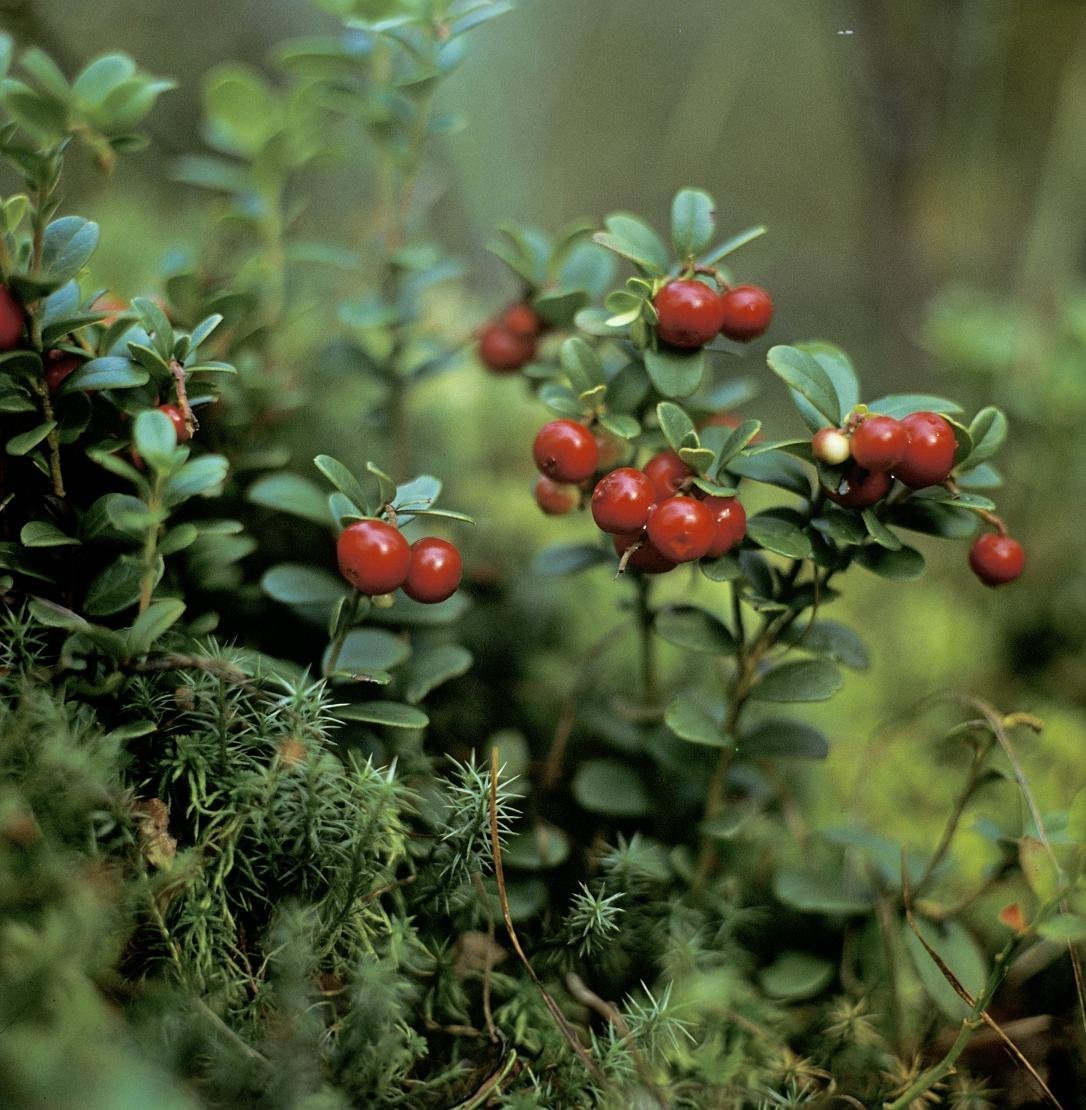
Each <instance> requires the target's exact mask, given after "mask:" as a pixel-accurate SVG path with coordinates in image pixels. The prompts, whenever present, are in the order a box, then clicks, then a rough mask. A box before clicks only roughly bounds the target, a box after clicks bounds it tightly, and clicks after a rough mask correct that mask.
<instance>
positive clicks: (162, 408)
mask: <svg viewBox="0 0 1086 1110" xmlns="http://www.w3.org/2000/svg"><path fill="white" fill-rule="evenodd" d="M158 411H159V412H161V413H165V415H166V416H168V417H169V418H170V423H171V424H172V425H173V430H174V431H175V432H176V433H177V442H178V443H185V442H187V441H188V440H190V439H192V432H190V431H189V427H188V425H187V424H186V423H185V414H184V413H183V412H182V411H181V409H180V408H179V407H178V406H177V405H159V406H158Z"/></svg>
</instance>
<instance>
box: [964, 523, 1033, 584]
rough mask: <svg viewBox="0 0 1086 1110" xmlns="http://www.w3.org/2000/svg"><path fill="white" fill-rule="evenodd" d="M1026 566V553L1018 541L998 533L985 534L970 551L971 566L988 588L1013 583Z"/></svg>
mask: <svg viewBox="0 0 1086 1110" xmlns="http://www.w3.org/2000/svg"><path fill="white" fill-rule="evenodd" d="M1025 565H1026V553H1025V551H1023V550H1022V545H1021V544H1020V543H1019V542H1018V541H1017V540H1012V539H1011V537H1010V536H1001V535H999V534H998V533H996V532H985V533H984V535H983V536H978V537H977V538H976V539H975V540H974V541H973V546H972V547H971V548H970V549H969V566H970V569H971V570H972V571H973V573H974V574H975V575H976V576H977V577H978V578H979V579H980V580H981V581H982V582H983V583H984V584H985V585H986V586H1004V585H1006V584H1007V583H1008V582H1013V581H1014V580H1015V579H1016V578H1017V577H1018V576H1019V575H1020V574H1021V573H1022V571H1023V569H1024V568H1025Z"/></svg>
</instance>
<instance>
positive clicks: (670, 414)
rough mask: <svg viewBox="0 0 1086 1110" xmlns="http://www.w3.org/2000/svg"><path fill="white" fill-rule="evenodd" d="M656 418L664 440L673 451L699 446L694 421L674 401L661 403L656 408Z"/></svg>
mask: <svg viewBox="0 0 1086 1110" xmlns="http://www.w3.org/2000/svg"><path fill="white" fill-rule="evenodd" d="M656 418H657V420H658V421H659V422H660V431H662V432H663V433H664V439H666V440H667V442H668V446H670V448H671V449H672V450H673V451H678V450H679V448H681V447H690V446H696V445H697V443H698V433H697V430H696V429H695V428H694V421H693V420H691V419H690V417H689V416H688V415H687V414H686V411H685V410H684V409H683V408H681V407H680V406H679V405H676V404H675V403H674V402H673V401H661V402H660V403H659V404H658V405H657V406H656Z"/></svg>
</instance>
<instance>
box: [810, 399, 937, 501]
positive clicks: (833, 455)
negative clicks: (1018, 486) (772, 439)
mask: <svg viewBox="0 0 1086 1110" xmlns="http://www.w3.org/2000/svg"><path fill="white" fill-rule="evenodd" d="M957 448H958V443H957V440H956V439H955V437H954V429H953V428H952V427H951V426H950V424H948V423H947V421H946V420H944V419H943V417H941V416H940V415H939V414H938V413H935V412H913V413H910V414H909V415H908V416H905V417H903V418H902V419H901V420H895V419H894V418H893V417H892V416H880V415H877V414H876V415H871V416H865V417H863V418H862V419H861V420H860V421H859V422H857V423H856V424H855V425H854V426H853V427H851V429H850V430H849V431H848V432H847V433H846V432H844V431H841V430H840V429H838V428H823V429H821V431H818V432H816V433H815V435H814V438H813V439H812V440H811V453H812V454H813V455H814V457H815V458H816V459H818V460H820V461H821V462H824V463H827V464H829V465H830V466H840V465H841V464H843V463H850V465H849V466H848V469H847V470H846V471H845V473H844V476H843V478H842V479H841V481H840V483H839V484H838V486H837V488H836V489H833V490H829V489H827V490H826V494H827V496H828V497H829V498H830V499H831V500H832V501H836V502H837V504H838V505H842V506H844V507H845V508H846V509H866V508H869V507H870V506H871V505H874V504H875V503H876V502H878V501H881V500H882V498H884V497H885V496H886V494H887V493H888V492H889V491H890V486H891V485H892V484H893V481H894V479H895V478H897V479H898V481H900V482H902V483H903V484H904V485H906V486H908V487H909V488H910V489H923V488H924V487H925V486H934V485H938V483H940V482H943V481H945V480H946V479H947V478H948V477H949V475H950V472H951V470H952V469H953V468H954V454H955V452H956V451H957ZM850 460H851V462H850Z"/></svg>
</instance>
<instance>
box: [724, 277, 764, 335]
mask: <svg viewBox="0 0 1086 1110" xmlns="http://www.w3.org/2000/svg"><path fill="white" fill-rule="evenodd" d="M720 304H721V312H722V322H721V325H720V331H721V334H723V335H726V336H727V337H728V338H729V339H738V340H741V341H742V342H744V343H745V342H747V340H750V339H757V338H758V336H759V335H761V334H762V333H763V332H764V331H765V330H766V329H767V328H768V327H769V325H770V322H771V321H772V319H773V300H772V298H771V297H770V296H769V294H768V293H767V292H766V291H765V290H764V289H761V288H759V286H757V285H737V286H736V287H735V288H734V289H729V290H727V291H726V292H725V293H723V294H721V297H720Z"/></svg>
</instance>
